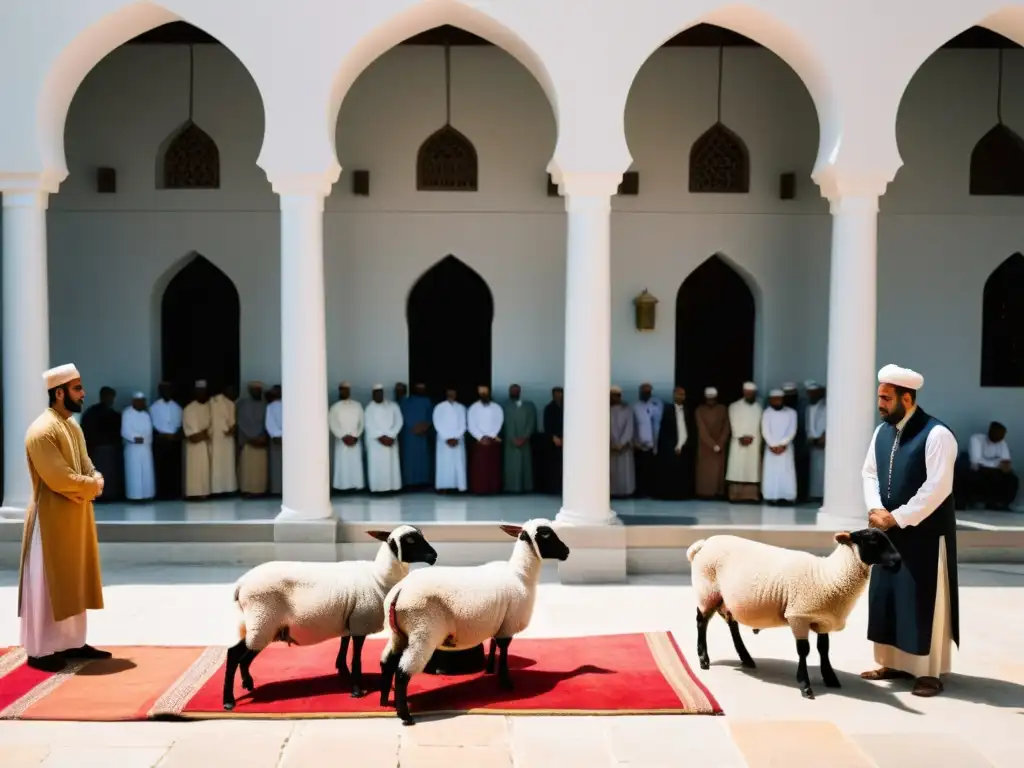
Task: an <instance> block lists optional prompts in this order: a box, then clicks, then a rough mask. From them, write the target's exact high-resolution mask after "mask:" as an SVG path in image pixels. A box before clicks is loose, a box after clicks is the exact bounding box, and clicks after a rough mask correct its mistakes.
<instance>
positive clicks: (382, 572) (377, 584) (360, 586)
mask: <svg viewBox="0 0 1024 768" xmlns="http://www.w3.org/2000/svg"><path fill="white" fill-rule="evenodd" d="M407 572H408V566H403V564H402V563H399V562H398V561H396V560H395V558H394V556H393V555H392V554H391V550H390V549H389V548H388V545H387V544H386V543H385V544H382V545H381V548H380V550H378V553H377V558H376V560H374V561H372V562H371V561H367V560H357V561H350V562H342V563H305V562H288V561H276V562H271V563H264V564H263V565H258V566H256V567H255V568H253V569H252V570H251V571H249V572H248V573H246V574H245V575H244V576H242V578H241V579H239V580H238V584H237V586H236V587H235V599H236V600H237V602H238V605H239V607H240V608H241V610H242V616H243V619H244V622H245V632H246V645H247V646H248V647H249V648H254V649H262V648H265V647H266V646H267V645H269V644H270V643H271V642H272V641H273V640H274V635H276V634H277V632H278V630H279V629H281V628H282V627H287V628H288V632H289V634H290V636H291V638H292V639H293V640H294V641H295V643H296V644H297V645H313V644H315V643H319V642H323V641H324V640H328V639H330V638H334V637H339V636H342V635H356V636H365V635H372V634H373V633H374V632H380V631H381V630H382V629H383V628H384V607H383V606H384V596H385V595H386V594H387V590H388V589H390V588H391V587H392V586H394V584H395V583H397V582H398V580H399V579H401V578H402V577H403V576H404V575H405V574H406V573H407Z"/></svg>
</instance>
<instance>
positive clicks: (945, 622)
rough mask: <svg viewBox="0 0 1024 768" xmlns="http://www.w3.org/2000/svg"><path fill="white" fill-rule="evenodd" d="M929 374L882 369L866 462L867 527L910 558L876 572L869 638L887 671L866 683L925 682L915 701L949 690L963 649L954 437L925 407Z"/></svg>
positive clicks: (874, 672) (875, 673) (870, 590)
mask: <svg viewBox="0 0 1024 768" xmlns="http://www.w3.org/2000/svg"><path fill="white" fill-rule="evenodd" d="M923 384H924V378H923V377H922V376H921V374H919V373H916V372H914V371H911V370H907V369H905V368H900V367H898V366H895V365H887V366H885V367H884V368H882V370H880V371H879V372H878V411H879V413H880V414H881V416H882V424H881V425H879V427H878V429H876V430H875V434H874V437H873V438H872V440H871V447H870V448H868V454H867V458H866V459H865V460H864V469H863V475H864V500H865V503H866V504H867V507H868V525H869V526H871V527H872V528H881V529H882V530H884V531H885V532H886V533H888V535H889V538H890V539H891V540H892V543H893V545H894V546H895V547H896V549H897V550H899V553H900V555H902V558H903V567H902V568H901V569H900V570H899V571H897V572H896V573H891V572H889V571H885V570H884V569H882V568H878V567H874V566H873V567H872V569H871V584H870V586H869V588H868V640H870V641H871V642H873V643H874V644H875V661H876V662H877V663H878V664H879V665H880V667H879V668H878V669H874V670H871V671H870V672H864V673H863V674H862V675H861V677H863V678H864V679H866V680H900V679H916V683H915V685H914V690H913V693H914V695H915V696H935V695H937V694H939V693H941V692H942V687H943V686H942V682H941V681H940V679H939V677H940V675H945V674H948V673H949V671H950V661H951V659H950V657H951V655H952V650H953V648H952V644H953V643H956V644H957V645H958V646H959V644H960V622H959V599H958V594H957V562H956V516H955V513H954V511H953V510H954V505H953V466H954V464H955V463H956V457H957V444H956V438H955V437H953V433H952V432H951V431H950V430H949V429H948V428H947V427H946V426H945V425H944V424H942V423H941V422H940V421H938V420H937V419H936V418H935V417H933V416H930V415H929V414H927V413H925V412H924V410H923V409H921V408H919V407H918V405H917V390H919V389H920V388H921V386H922V385H923Z"/></svg>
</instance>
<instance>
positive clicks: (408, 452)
mask: <svg viewBox="0 0 1024 768" xmlns="http://www.w3.org/2000/svg"><path fill="white" fill-rule="evenodd" d="M395 401H396V402H397V403H398V407H399V408H401V409H402V421H403V425H402V431H401V433H400V434H399V436H398V442H399V447H400V449H401V459H402V462H401V463H402V486H403V487H405V488H421V487H423V486H428V485H431V484H432V477H433V473H432V470H431V467H430V451H431V448H432V447H433V441H432V440H431V438H430V429H431V419H432V418H433V412H434V404H433V403H431V402H430V398H429V397H427V385H426V384H424V383H423V382H416V383H415V384H413V387H412V394H411V395H409V396H408V397H406V396H405V385H404V384H401V383H399V384H396V385H395Z"/></svg>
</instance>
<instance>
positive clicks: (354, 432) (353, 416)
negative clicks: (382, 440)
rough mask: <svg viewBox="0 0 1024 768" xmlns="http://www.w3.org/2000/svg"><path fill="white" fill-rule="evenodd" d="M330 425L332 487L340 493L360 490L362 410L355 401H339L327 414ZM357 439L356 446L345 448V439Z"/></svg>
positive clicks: (350, 399) (361, 478)
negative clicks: (332, 440) (331, 437)
mask: <svg viewBox="0 0 1024 768" xmlns="http://www.w3.org/2000/svg"><path fill="white" fill-rule="evenodd" d="M327 422H328V424H329V425H330V427H331V434H332V435H334V479H333V481H332V483H331V485H333V486H334V487H335V488H337V489H338V490H339V491H352V490H360V489H362V488H364V487H365V486H366V482H365V481H364V480H363V446H362V443H361V442H360V441H359V438H360V437H362V436H363V406H362V405H360V404H359V403H357V402H356V401H355V400H353V399H352V398H348V399H347V400H339V401H338V402H336V403H335V404H334V405H332V406H331V410H330V411H328V412H327ZM348 436H352V437H354V438H356V444H355V445H345V443H343V442H342V438H344V437H348Z"/></svg>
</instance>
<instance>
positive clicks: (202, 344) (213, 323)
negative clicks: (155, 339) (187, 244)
mask: <svg viewBox="0 0 1024 768" xmlns="http://www.w3.org/2000/svg"><path fill="white" fill-rule="evenodd" d="M240 315H241V306H240V302H239V299H238V290H237V289H236V288H235V284H234V283H233V282H232V281H231V278H230V277H228V276H227V275H225V274H224V273H223V272H222V271H221V270H220V269H218V268H217V267H216V266H214V265H213V264H212V263H210V262H209V261H208V260H207V259H205V258H204V257H202V256H200V255H199V254H196V255H195V257H194V258H193V259H192V260H191V261H189V262H188V264H186V265H185V266H184V267H182V269H181V271H180V272H178V274H177V275H175V276H174V279H172V280H171V282H170V283H169V284H168V286H167V288H166V289H165V290H164V295H163V299H162V301H161V304H160V348H161V362H162V378H163V379H165V380H166V381H170V382H171V383H173V384H174V391H175V397H176V399H177V400H179V401H180V402H187V401H188V400H189V399H190V398H191V396H192V389H193V385H194V384H195V381H196V379H206V381H207V382H208V385H209V387H210V390H211V392H221V391H223V389H224V387H225V386H226V385H228V384H231V385H233V386H235V387H236V388H237V387H238V383H239V382H238V380H239V378H240V375H241V356H242V355H241V339H240V336H241V333H240V325H241V318H240Z"/></svg>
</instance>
